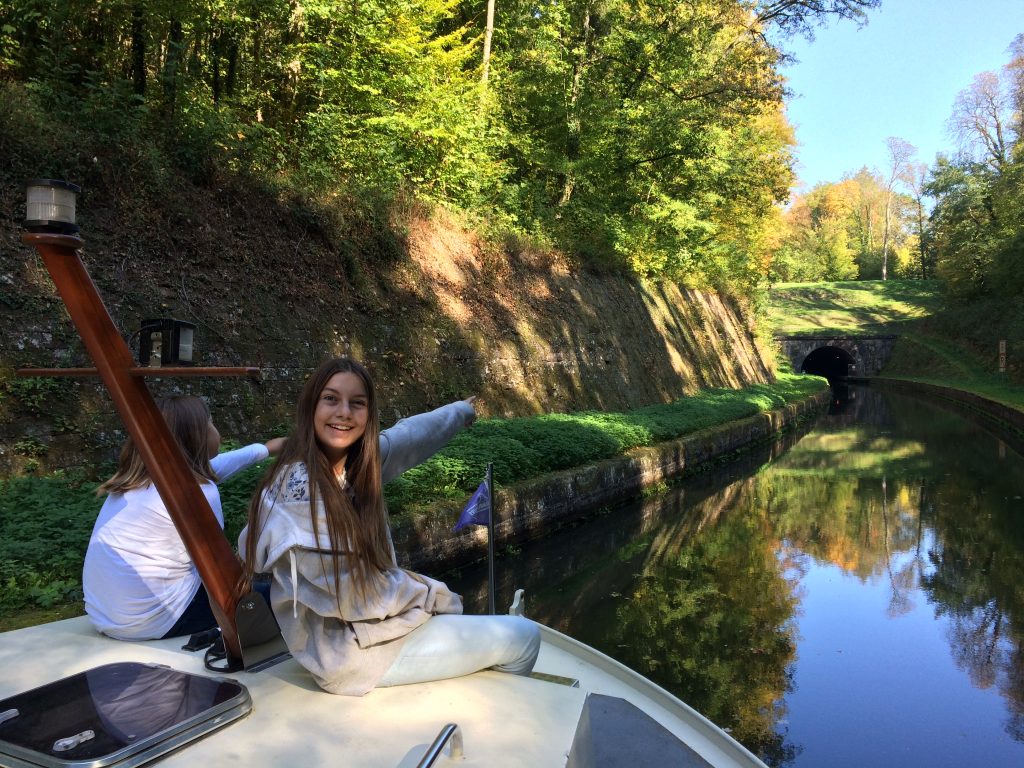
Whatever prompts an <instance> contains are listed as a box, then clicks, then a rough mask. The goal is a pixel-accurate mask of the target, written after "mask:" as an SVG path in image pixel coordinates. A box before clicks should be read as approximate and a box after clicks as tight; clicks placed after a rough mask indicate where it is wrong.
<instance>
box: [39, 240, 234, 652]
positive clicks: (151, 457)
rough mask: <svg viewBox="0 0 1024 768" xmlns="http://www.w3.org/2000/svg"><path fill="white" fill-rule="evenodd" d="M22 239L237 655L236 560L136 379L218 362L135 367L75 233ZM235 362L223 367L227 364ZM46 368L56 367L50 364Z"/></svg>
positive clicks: (149, 397) (190, 370)
mask: <svg viewBox="0 0 1024 768" xmlns="http://www.w3.org/2000/svg"><path fill="white" fill-rule="evenodd" d="M21 239H22V242H23V243H25V244H26V245H31V246H34V247H35V249H36V250H37V251H38V252H39V255H40V256H41V257H42V259H43V263H44V264H45V265H46V268H47V270H49V272H50V277H51V278H53V282H54V284H55V285H56V286H57V291H58V293H59V294H60V296H61V299H63V301H64V306H66V307H67V310H68V314H69V315H71V321H72V322H73V323H74V324H75V328H77V329H78V334H79V336H81V338H82V342H83V343H84V344H85V348H86V350H87V351H88V352H89V355H90V357H92V360H93V363H94V364H95V365H96V368H95V371H93V370H92V369H72V370H80V371H88V373H81V374H72V375H92V374H95V375H98V376H99V377H100V379H101V380H102V381H103V384H104V385H105V386H106V388H107V391H108V392H109V393H110V396H111V398H112V399H113V401H114V406H115V407H116V408H117V412H118V414H119V415H120V416H121V421H122V422H124V426H125V428H126V429H127V430H128V434H129V435H131V438H132V441H133V442H134V443H135V446H136V448H138V451H139V453H140V454H141V456H142V460H143V462H145V465H146V469H147V471H148V472H149V476H150V478H152V480H153V484H154V485H155V486H156V489H157V491H158V492H159V494H160V498H161V499H163V501H164V504H165V505H166V506H167V511H168V512H169V513H170V516H171V520H172V522H173V523H174V527H175V528H177V530H178V533H179V535H180V536H181V540H182V542H184V544H185V548H186V549H187V550H188V553H189V556H190V557H191V558H192V561H193V562H194V563H195V564H196V569H197V570H198V571H199V576H200V578H202V580H203V585H204V586H205V587H206V591H207V593H208V594H209V596H210V607H211V608H212V609H213V614H214V617H215V618H216V619H217V623H218V624H219V625H220V628H221V632H222V634H223V636H224V644H225V647H226V648H227V651H228V653H229V654H231V655H232V656H233V657H234V658H236V659H241V657H242V654H241V649H240V647H239V641H238V632H237V629H236V626H235V607H236V605H237V603H238V598H239V595H238V594H237V585H238V583H239V578H240V576H241V565H240V564H239V561H238V558H237V557H236V556H235V553H234V551H233V550H232V549H231V546H230V545H229V544H228V540H227V539H226V538H225V537H224V532H223V531H222V530H221V527H220V525H219V523H218V522H217V518H216V517H214V514H213V510H212V509H210V504H209V502H207V500H206V496H205V495H204V494H203V492H202V490H201V489H200V487H199V483H197V482H196V479H195V476H194V475H193V474H192V471H191V470H190V469H189V467H188V464H187V463H186V461H185V456H184V454H183V453H182V452H181V448H179V447H178V444H177V442H175V440H174V437H173V436H172V435H171V432H170V430H169V429H168V427H167V423H166V422H165V421H164V419H163V416H162V415H161V414H160V410H159V409H158V408H157V406H156V402H155V401H154V400H153V396H152V395H151V394H150V392H149V389H148V388H147V387H146V383H145V381H144V379H143V376H148V375H153V376H155V375H162V376H171V375H193V376H194V375H218V374H217V373H216V371H217V369H210V368H207V369H198V368H186V369H185V371H186V372H185V373H179V369H177V368H153V369H149V370H144V369H140V368H139V367H138V366H137V365H136V363H135V360H134V358H133V357H132V354H131V350H130V349H129V348H128V345H127V344H126V343H125V341H124V339H123V338H122V337H121V334H120V333H119V332H118V330H117V327H116V326H115V325H114V321H113V320H112V319H111V317H110V313H109V312H108V311H107V308H106V306H105V305H104V304H103V300H102V299H101V298H100V294H99V291H98V290H97V289H96V285H95V284H94V283H93V281H92V278H90V277H89V273H88V272H87V271H86V269H85V265H84V264H83V263H82V259H81V258H80V256H79V255H78V251H79V249H81V247H82V240H81V239H80V238H79V237H77V236H74V235H55V234H45V233H42V234H41V233H25V234H23V235H22V238H21ZM35 370H37V371H42V370H44V369H35ZM56 370H58V371H59V370H61V369H56ZM65 370H66V369H65ZM235 370H237V369H228V371H231V372H233V371H235ZM250 370H253V369H243V371H244V372H243V374H242V375H251V373H249V371H250ZM151 371H152V372H151ZM198 371H203V373H197V372H198ZM26 375H44V374H41V373H36V374H26ZM45 375H61V374H59V373H57V374H54V373H52V372H51V373H49V374H45ZM228 375H238V374H237V373H228Z"/></svg>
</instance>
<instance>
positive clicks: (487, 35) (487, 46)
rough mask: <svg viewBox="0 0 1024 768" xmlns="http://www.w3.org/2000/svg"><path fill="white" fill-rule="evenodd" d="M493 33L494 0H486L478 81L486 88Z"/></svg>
mask: <svg viewBox="0 0 1024 768" xmlns="http://www.w3.org/2000/svg"><path fill="white" fill-rule="evenodd" d="M493 35H494V0H487V27H486V29H485V30H484V71H483V74H482V75H481V76H480V82H481V84H482V85H483V86H484V89H486V88H487V78H488V76H489V75H490V72H491V37H492V36H493Z"/></svg>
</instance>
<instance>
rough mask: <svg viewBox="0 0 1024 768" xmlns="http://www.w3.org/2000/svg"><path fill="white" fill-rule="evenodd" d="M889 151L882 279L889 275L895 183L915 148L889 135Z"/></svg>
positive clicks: (905, 169) (883, 230) (905, 167)
mask: <svg viewBox="0 0 1024 768" xmlns="http://www.w3.org/2000/svg"><path fill="white" fill-rule="evenodd" d="M885 144H886V148H887V149H888V152H889V177H888V180H887V181H886V185H885V222H884V224H883V229H882V279H883V280H887V279H888V277H889V240H890V232H891V229H890V227H891V223H892V208H893V200H894V196H895V193H896V184H897V183H898V182H900V181H902V180H903V178H904V176H905V175H906V172H907V168H908V166H909V164H910V163H911V161H912V160H913V157H914V155H915V154H917V148H916V147H915V146H914V145H913V144H910V143H909V142H907V141H904V140H903V139H900V138H898V137H896V136H890V137H889V138H888V139H886V140H885Z"/></svg>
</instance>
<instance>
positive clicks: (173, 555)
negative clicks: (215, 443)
mask: <svg viewBox="0 0 1024 768" xmlns="http://www.w3.org/2000/svg"><path fill="white" fill-rule="evenodd" d="M268 455H269V454H268V452H267V449H266V446H264V445H262V444H259V443H255V444H253V445H248V446H246V447H244V448H239V449H238V450H235V451H227V452H225V453H222V454H219V455H218V456H215V457H214V458H213V459H211V460H210V466H211V467H212V468H213V471H214V472H215V473H216V475H217V477H218V478H220V480H222V481H223V480H226V479H228V478H229V477H231V475H233V474H235V473H236V472H239V471H241V470H243V469H245V468H246V467H249V466H251V465H253V464H255V463H256V462H258V461H262V460H263V459H265V458H267V456H268ZM200 488H202V491H203V494H204V495H205V496H206V500H207V501H208V502H209V503H210V508H211V509H212V510H213V514H214V515H215V516H216V517H217V522H218V523H220V526H221V528H223V527H224V512H223V510H222V509H221V503H220V492H219V491H218V490H217V486H216V485H214V484H213V483H211V482H204V483H202V484H201V485H200ZM201 586H202V580H201V579H200V578H199V572H198V571H197V570H196V567H195V564H194V563H193V562H192V558H191V557H189V554H188V550H186V549H185V544H184V542H183V541H182V540H181V536H180V535H179V534H178V530H177V528H175V527H174V523H173V522H172V521H171V516H170V513H169V512H168V511H167V507H166V506H165V505H164V502H163V500H162V499H161V498H160V494H159V493H158V492H157V490H156V486H155V485H153V484H152V483H150V484H149V485H147V486H145V487H143V488H135V489H133V490H131V491H126V492H125V493H112V494H110V495H109V496H107V498H106V500H105V501H104V502H103V506H102V508H101V509H100V514H99V517H98V518H97V519H96V524H95V526H93V529H92V536H91V537H90V538H89V548H88V550H87V551H86V553H85V566H84V568H83V570H82V589H83V592H84V593H85V611H86V613H87V614H89V618H90V619H91V620H92V623H93V626H95V627H96V629H97V630H99V631H100V632H102V633H103V634H105V635H109V636H110V637H116V638H118V639H119V640H154V639H156V638H160V637H163V636H164V635H165V634H167V632H168V631H169V630H170V629H171V627H173V626H174V624H175V622H177V620H178V619H179V618H181V615H182V614H183V613H184V612H185V609H186V608H188V605H189V603H191V602H192V598H193V597H195V595H196V592H198V591H199V588H200V587H201Z"/></svg>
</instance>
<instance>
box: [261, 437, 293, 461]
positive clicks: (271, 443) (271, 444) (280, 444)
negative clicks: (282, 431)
mask: <svg viewBox="0 0 1024 768" xmlns="http://www.w3.org/2000/svg"><path fill="white" fill-rule="evenodd" d="M287 440H288V438H287V437H274V438H271V439H270V440H267V442H265V443H264V444H263V445H265V446H266V448H267V450H268V451H270V455H271V456H277V454H279V453H280V452H281V449H282V448H284V444H285V442H286V441H287Z"/></svg>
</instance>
